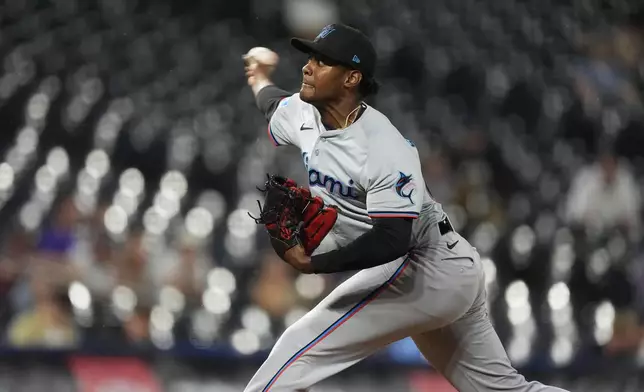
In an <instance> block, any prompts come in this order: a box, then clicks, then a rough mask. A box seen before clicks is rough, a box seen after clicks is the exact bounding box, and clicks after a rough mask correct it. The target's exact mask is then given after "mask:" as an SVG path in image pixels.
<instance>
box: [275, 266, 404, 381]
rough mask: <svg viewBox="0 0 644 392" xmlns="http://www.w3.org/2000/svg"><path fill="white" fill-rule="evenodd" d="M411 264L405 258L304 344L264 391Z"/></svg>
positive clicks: (374, 297)
mask: <svg viewBox="0 0 644 392" xmlns="http://www.w3.org/2000/svg"><path fill="white" fill-rule="evenodd" d="M408 265H409V258H407V259H405V260H404V261H403V262H402V263H401V264H400V266H399V267H398V269H396V271H395V272H394V273H393V275H392V276H391V277H390V278H389V279H387V281H386V282H385V283H383V284H382V285H380V286H379V287H378V288H376V289H375V290H374V291H372V292H371V293H369V294H368V295H367V296H366V297H365V298H363V299H362V300H360V302H358V303H357V304H356V305H355V306H354V307H353V308H351V309H350V310H349V311H348V312H346V313H345V314H344V315H343V316H342V317H340V318H339V319H338V320H336V321H335V322H334V323H333V324H331V326H329V327H328V328H327V329H325V330H324V331H323V332H322V333H321V334H319V335H318V336H317V337H316V338H315V339H313V340H312V341H311V342H310V343H309V344H307V345H306V346H304V347H303V348H302V349H300V351H298V352H296V353H295V354H294V355H293V356H292V357H291V358H290V359H289V360H288V361H287V362H286V363H285V364H284V365H283V366H282V367H281V368H280V370H278V372H277V373H276V374H275V375H274V376H273V378H271V380H270V381H269V382H268V384H267V385H266V386H265V387H264V389H263V390H262V391H263V392H268V391H269V390H270V388H271V387H272V386H273V384H275V382H276V381H277V379H278V378H279V377H280V376H281V375H282V374H283V373H284V371H286V369H288V367H289V366H291V365H292V364H293V363H294V362H295V361H297V360H298V359H299V358H300V357H301V356H302V355H304V354H306V352H307V351H309V350H310V349H312V348H313V347H315V346H316V345H317V344H318V343H320V342H321V341H322V340H324V338H326V337H327V336H329V335H330V334H331V332H333V331H335V330H336V329H338V328H339V327H340V326H341V325H342V324H344V323H345V322H346V321H347V320H349V319H350V318H351V317H353V316H354V315H355V314H356V313H358V312H359V311H360V310H361V309H363V308H364V307H365V306H367V305H368V304H369V303H370V302H371V301H373V300H374V299H376V297H378V296H379V295H380V294H381V293H382V292H383V291H385V289H386V288H387V287H388V286H389V285H391V284H392V283H393V282H394V281H395V280H396V279H397V278H398V277H399V276H400V275H401V274H402V273H403V271H404V270H405V268H407V266H408Z"/></svg>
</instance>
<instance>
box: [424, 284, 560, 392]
mask: <svg viewBox="0 0 644 392" xmlns="http://www.w3.org/2000/svg"><path fill="white" fill-rule="evenodd" d="M482 280H483V281H482V282H481V290H480V293H479V296H478V298H477V299H476V301H475V303H474V304H473V306H472V308H471V309H470V310H469V311H468V312H467V313H466V314H465V315H463V317H461V318H460V319H458V320H457V321H455V322H454V323H451V324H449V325H447V326H444V327H442V328H439V329H436V330H432V331H427V332H423V333H421V334H418V335H414V336H412V338H413V340H414V342H415V343H416V346H417V347H418V349H419V350H420V351H421V352H422V353H423V355H424V356H425V358H427V360H428V361H429V362H430V363H431V364H432V366H434V367H435V368H436V369H437V370H438V371H439V372H440V373H441V374H443V376H445V378H447V379H448V380H449V382H450V383H451V384H452V385H453V386H454V387H455V388H456V389H457V390H458V391H460V392H485V391H510V392H537V391H540V392H547V391H550V392H555V391H559V392H563V391H564V390H563V389H559V388H556V387H551V386H547V385H543V384H541V383H538V382H534V381H532V382H528V381H527V380H526V379H525V378H524V377H523V376H522V375H521V374H519V373H518V372H517V370H516V369H514V367H513V366H512V364H511V362H510V359H509V358H508V356H507V354H506V351H505V348H504V347H503V345H502V344H501V341H500V339H499V337H498V335H497V334H496V331H495V330H494V327H493V326H492V323H491V321H490V319H489V316H488V312H487V306H486V292H485V289H484V288H485V285H484V276H483V277H482Z"/></svg>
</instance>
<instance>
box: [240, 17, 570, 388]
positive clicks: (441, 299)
mask: <svg viewBox="0 0 644 392" xmlns="http://www.w3.org/2000/svg"><path fill="white" fill-rule="evenodd" d="M291 44H292V45H293V46H294V47H295V48H296V49H297V50H299V51H302V52H304V53H306V54H308V56H309V58H308V62H307V63H306V64H305V65H304V67H303V68H302V74H303V80H302V85H301V87H300V91H299V93H296V94H291V93H288V92H286V91H283V90H281V89H279V88H277V87H276V86H274V85H273V84H272V82H271V81H270V78H269V77H270V72H271V71H272V69H273V67H272V66H270V65H268V64H267V61H266V60H265V59H267V58H269V59H270V58H271V57H270V56H266V53H263V54H262V56H259V55H253V53H257V50H254V51H253V50H251V51H250V52H249V54H248V55H247V56H245V63H246V67H245V70H246V76H247V78H248V84H249V85H250V87H251V88H252V90H253V93H254V94H255V97H256V100H257V105H258V107H259V108H260V109H261V111H262V112H263V113H264V114H265V116H266V119H267V120H268V122H269V126H268V137H269V139H270V140H271V141H272V142H273V143H274V144H275V145H276V146H286V145H294V146H296V147H298V148H299V149H300V150H301V152H302V159H303V161H304V165H305V166H306V169H307V170H308V182H309V183H308V185H309V189H310V193H311V194H312V195H314V196H319V197H320V198H321V199H322V200H323V201H324V203H325V205H329V206H330V205H334V206H337V208H338V211H339V214H338V216H337V221H336V222H335V224H334V225H333V227H332V229H331V231H330V232H329V233H328V235H326V236H325V238H324V239H323V240H322V242H321V244H320V246H319V247H318V248H317V249H316V250H315V252H313V253H312V255H311V256H309V255H307V253H306V252H305V251H304V249H303V247H302V246H299V245H297V246H293V247H291V248H289V249H287V250H286V251H282V252H278V253H279V254H280V256H281V257H282V258H283V259H284V260H285V261H286V262H288V263H289V264H291V265H292V266H293V267H294V268H296V269H298V270H299V271H300V272H302V273H315V274H321V273H333V272H340V271H359V272H357V273H356V274H355V275H353V276H352V277H351V278H349V279H348V280H346V281H345V282H344V283H342V284H340V285H339V286H338V287H337V288H336V289H335V290H334V291H333V292H332V293H331V294H329V296H328V297H326V298H325V299H323V300H322V301H321V302H320V303H319V304H318V305H317V306H316V307H315V308H314V309H312V310H311V311H310V312H309V313H308V314H306V315H305V316H304V317H302V318H301V319H300V320H299V321H297V322H296V323H295V324H293V325H292V326H291V327H289V328H288V329H287V330H286V331H285V332H284V334H283V335H282V336H281V337H280V338H279V340H278V341H277V343H276V344H275V346H274V347H273V349H272V351H271V353H270V355H269V356H268V358H267V359H266V361H265V362H264V364H263V365H262V366H261V367H260V368H259V370H258V371H257V373H256V374H255V375H254V377H253V378H252V379H251V381H250V383H249V384H248V386H247V387H246V389H245V390H246V391H248V392H250V391H252V392H260V391H264V392H266V391H272V392H277V391H299V390H306V389H307V388H309V387H310V386H312V385H314V384H316V383H318V382H319V381H320V380H323V379H326V378H328V377H330V376H332V375H334V374H336V373H338V372H340V371H342V370H344V369H346V368H348V367H349V366H352V365H353V364H355V363H357V362H359V361H361V360H362V359H364V358H366V357H367V356H369V355H371V354H373V353H374V352H376V351H377V350H379V349H381V348H383V347H385V346H386V345H388V344H390V343H392V342H395V341H398V340H400V339H403V338H406V337H411V338H412V339H413V341H414V342H415V344H416V345H417V347H418V349H419V350H420V351H421V352H422V354H423V355H424V357H425V358H426V359H427V360H428V361H429V362H430V363H431V364H432V365H433V367H435V368H436V369H437V370H438V371H439V372H440V373H441V374H443V375H444V376H445V377H446V378H447V380H449V382H450V383H451V384H452V385H453V386H454V387H455V388H456V389H458V390H459V391H461V392H481V391H500V390H503V391H517V392H519V391H522V392H534V391H561V389H558V388H555V387H549V386H545V385H543V384H540V383H538V382H528V381H526V380H525V378H524V377H523V376H521V375H520V374H519V373H517V371H516V370H515V369H514V368H513V367H512V365H511V363H510V360H509V359H508V357H507V355H506V352H505V350H504V347H503V346H502V344H501V342H500V340H499V338H498V336H497V334H496V332H495V331H494V329H493V326H492V324H491V322H490V320H489V318H488V314H487V306H486V292H485V277H484V272H483V268H482V265H481V261H480V257H479V255H478V253H477V252H476V250H475V249H474V248H473V247H472V246H471V245H470V244H469V243H468V241H467V240H466V239H465V238H463V237H461V236H460V235H459V234H458V233H457V232H455V231H454V229H453V227H452V225H451V224H450V221H449V219H448V217H447V216H446V214H445V212H443V209H442V208H441V205H440V204H439V203H438V202H436V201H435V200H433V198H432V196H431V193H430V192H429V190H428V189H427V187H426V185H425V182H424V179H423V176H422V172H421V165H420V161H419V157H418V151H417V150H416V147H415V146H414V144H413V143H412V142H410V141H408V140H406V139H405V138H404V137H403V136H402V135H401V134H400V133H399V131H398V130H397V129H396V127H395V126H394V125H392V123H391V122H390V121H389V120H388V119H387V117H386V116H385V115H383V114H382V113H380V112H379V111H378V110H376V109H374V108H373V107H371V106H369V105H367V104H365V103H364V102H363V100H364V98H365V97H367V96H369V95H372V94H375V93H376V92H377V90H378V84H377V83H376V81H375V79H374V68H375V65H376V53H375V50H374V48H373V46H372V44H371V43H370V41H369V39H368V38H367V37H366V36H365V35H364V34H363V33H361V32H360V31H358V30H356V29H354V28H351V27H348V26H345V25H341V24H333V25H329V26H327V27H325V28H324V29H323V30H322V31H321V32H320V34H319V35H318V36H317V37H316V38H315V40H313V41H308V40H303V39H297V38H293V39H292V40H291ZM255 49H257V48H255ZM270 54H271V55H272V56H273V58H275V57H276V55H275V54H274V53H272V52H271V53H270ZM273 63H274V62H273Z"/></svg>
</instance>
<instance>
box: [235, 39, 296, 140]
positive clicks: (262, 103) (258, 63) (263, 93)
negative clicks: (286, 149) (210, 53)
mask: <svg viewBox="0 0 644 392" xmlns="http://www.w3.org/2000/svg"><path fill="white" fill-rule="evenodd" d="M243 59H244V70H245V71H246V78H247V82H248V85H249V86H250V87H251V89H252V91H253V95H254V96H255V102H256V104H257V107H258V108H259V109H260V111H261V112H262V113H263V114H264V118H266V121H268V136H269V138H270V140H271V141H272V142H273V144H275V145H276V146H283V145H289V144H292V145H299V140H298V137H297V135H296V134H295V130H294V129H293V125H292V124H291V122H290V121H289V120H290V118H292V117H293V115H294V114H295V113H297V112H298V109H299V107H298V105H297V103H294V102H293V103H292V104H291V105H288V107H287V105H286V103H287V102H288V100H285V99H290V97H291V96H292V95H293V94H292V93H290V92H288V91H286V90H282V89H281V88H279V87H277V86H275V84H274V83H273V82H272V80H271V78H270V76H271V74H272V72H273V71H274V69H275V66H276V65H277V62H278V56H277V54H276V53H275V52H273V51H271V50H269V49H266V48H259V47H258V48H253V49H251V50H250V51H248V53H247V54H246V55H244V56H243ZM281 102H284V104H282V105H280V103H281ZM278 109H280V110H278Z"/></svg>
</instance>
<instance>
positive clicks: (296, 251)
mask: <svg viewBox="0 0 644 392" xmlns="http://www.w3.org/2000/svg"><path fill="white" fill-rule="evenodd" d="M284 260H285V261H286V262H287V263H289V264H290V265H291V266H292V267H293V268H295V269H296V270H298V271H300V272H301V273H303V274H312V273H313V265H312V264H311V257H309V256H307V254H306V251H305V250H304V247H303V246H302V245H295V246H294V247H292V248H291V249H289V250H287V251H286V253H284Z"/></svg>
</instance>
